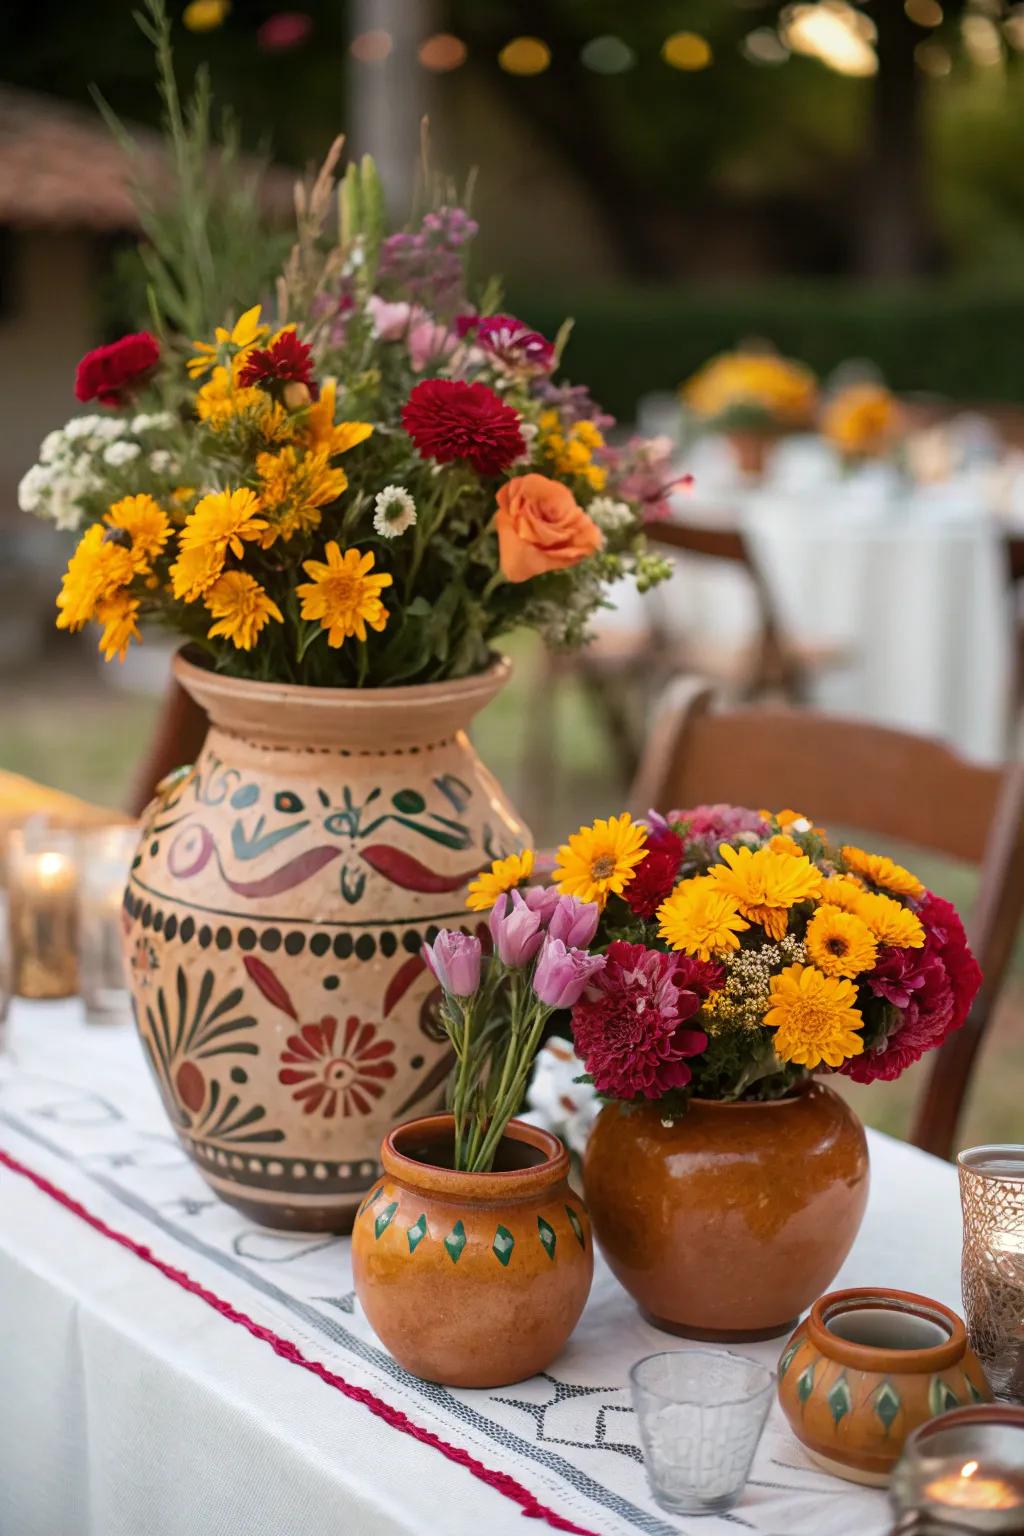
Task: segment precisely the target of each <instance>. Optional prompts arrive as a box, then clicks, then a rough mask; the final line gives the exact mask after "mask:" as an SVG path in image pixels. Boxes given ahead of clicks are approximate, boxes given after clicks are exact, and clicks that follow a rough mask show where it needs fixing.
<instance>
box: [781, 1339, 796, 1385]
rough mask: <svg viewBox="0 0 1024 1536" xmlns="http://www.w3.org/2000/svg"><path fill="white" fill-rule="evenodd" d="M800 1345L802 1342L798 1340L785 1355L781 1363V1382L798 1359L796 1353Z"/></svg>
mask: <svg viewBox="0 0 1024 1536" xmlns="http://www.w3.org/2000/svg"><path fill="white" fill-rule="evenodd" d="M800 1344H801V1340H800V1339H797V1341H796V1343H795V1344H790V1346H789V1348H788V1349H787V1350H786V1352H785V1354H784V1355H783V1356H782V1359H781V1360H780V1361H779V1380H780V1381H781V1380H782V1378H783V1376H785V1374H786V1372H787V1371H788V1370H789V1368H790V1366H791V1365H792V1364H793V1361H794V1360H795V1359H796V1352H797V1350H798V1349H799V1348H800Z"/></svg>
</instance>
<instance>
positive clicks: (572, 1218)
mask: <svg viewBox="0 0 1024 1536" xmlns="http://www.w3.org/2000/svg"><path fill="white" fill-rule="evenodd" d="M565 1214H566V1215H567V1216H568V1218H569V1225H570V1227H572V1230H573V1235H574V1236H575V1238H576V1241H577V1242H578V1243H579V1245H580V1247H581V1248H585V1247H586V1246H587V1240H586V1238H585V1237H584V1235H583V1223H582V1221H580V1219H579V1217H578V1216H577V1214H576V1212H575V1211H574V1210H573V1208H572V1206H571V1205H567V1206H566V1208H565Z"/></svg>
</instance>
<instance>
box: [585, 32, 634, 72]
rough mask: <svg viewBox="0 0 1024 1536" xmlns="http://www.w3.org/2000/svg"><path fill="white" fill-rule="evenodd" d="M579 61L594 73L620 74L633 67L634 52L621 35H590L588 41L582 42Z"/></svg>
mask: <svg viewBox="0 0 1024 1536" xmlns="http://www.w3.org/2000/svg"><path fill="white" fill-rule="evenodd" d="M580 63H581V64H582V65H583V66H584V68H586V69H592V70H593V71H594V73H595V74H596V75H621V74H624V73H625V71H626V70H627V69H632V68H633V65H634V64H635V63H636V54H635V53H634V52H633V49H632V48H631V47H630V46H629V44H628V43H625V42H623V40H622V38H621V37H614V36H612V35H611V34H607V35H605V36H604V37H592V38H591V39H590V41H589V43H584V44H583V47H582V48H581V49H580Z"/></svg>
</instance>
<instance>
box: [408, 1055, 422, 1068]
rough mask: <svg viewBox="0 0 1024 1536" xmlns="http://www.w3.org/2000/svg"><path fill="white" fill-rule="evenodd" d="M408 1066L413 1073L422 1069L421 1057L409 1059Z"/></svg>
mask: <svg viewBox="0 0 1024 1536" xmlns="http://www.w3.org/2000/svg"><path fill="white" fill-rule="evenodd" d="M409 1065H410V1067H411V1068H412V1070H413V1071H414V1072H418V1071H419V1069H420V1067H422V1065H423V1057H422V1056H413V1057H412V1058H411V1059H410V1061H409Z"/></svg>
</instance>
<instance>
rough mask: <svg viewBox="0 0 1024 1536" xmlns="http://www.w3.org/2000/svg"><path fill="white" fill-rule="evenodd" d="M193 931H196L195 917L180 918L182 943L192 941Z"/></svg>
mask: <svg viewBox="0 0 1024 1536" xmlns="http://www.w3.org/2000/svg"><path fill="white" fill-rule="evenodd" d="M195 931H196V923H195V918H193V917H185V918H182V922H181V942H182V943H183V944H191V942H192V935H193V934H194V933H195Z"/></svg>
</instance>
